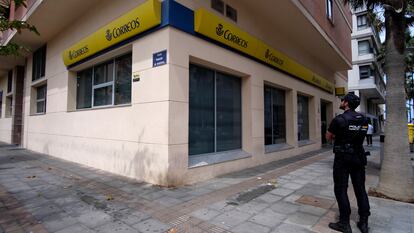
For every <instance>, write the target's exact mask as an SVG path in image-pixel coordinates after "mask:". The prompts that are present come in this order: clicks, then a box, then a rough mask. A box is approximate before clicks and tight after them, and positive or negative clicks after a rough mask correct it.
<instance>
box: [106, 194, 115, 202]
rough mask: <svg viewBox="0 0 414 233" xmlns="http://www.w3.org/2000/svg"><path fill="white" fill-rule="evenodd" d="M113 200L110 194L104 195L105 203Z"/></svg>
mask: <svg viewBox="0 0 414 233" xmlns="http://www.w3.org/2000/svg"><path fill="white" fill-rule="evenodd" d="M113 199H114V198H113V197H112V195H111V194H109V195H106V200H107V201H112V200H113Z"/></svg>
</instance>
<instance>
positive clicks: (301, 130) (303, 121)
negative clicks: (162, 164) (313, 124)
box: [298, 95, 309, 141]
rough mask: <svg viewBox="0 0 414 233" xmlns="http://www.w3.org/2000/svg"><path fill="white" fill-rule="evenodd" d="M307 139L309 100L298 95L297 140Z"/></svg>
mask: <svg viewBox="0 0 414 233" xmlns="http://www.w3.org/2000/svg"><path fill="white" fill-rule="evenodd" d="M308 139H309V99H308V97H306V96H302V95H298V140H299V141H301V140H308Z"/></svg>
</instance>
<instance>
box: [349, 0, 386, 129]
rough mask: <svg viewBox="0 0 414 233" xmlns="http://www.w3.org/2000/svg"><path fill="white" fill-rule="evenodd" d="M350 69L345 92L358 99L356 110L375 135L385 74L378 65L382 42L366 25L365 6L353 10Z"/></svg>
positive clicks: (381, 123)
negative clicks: (368, 123) (377, 56)
mask: <svg viewBox="0 0 414 233" xmlns="http://www.w3.org/2000/svg"><path fill="white" fill-rule="evenodd" d="M352 22H353V28H352V70H350V71H348V79H349V80H348V89H349V91H353V92H355V94H357V95H358V96H360V98H361V105H360V106H359V107H358V109H357V111H360V112H362V113H364V114H365V115H366V116H367V117H368V118H369V120H370V122H371V124H372V125H373V126H374V133H377V134H378V133H381V132H382V131H383V127H384V114H385V113H384V109H385V105H384V104H385V91H386V85H385V82H384V77H385V75H384V72H383V70H382V67H381V65H380V64H379V63H378V62H377V59H376V55H377V54H378V52H379V51H380V48H381V41H380V37H379V35H378V32H377V31H376V30H375V29H374V28H373V27H372V26H371V25H370V24H369V22H368V12H367V9H366V7H362V8H358V9H356V10H353V11H352Z"/></svg>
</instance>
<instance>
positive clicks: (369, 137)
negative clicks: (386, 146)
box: [366, 134, 372, 145]
mask: <svg viewBox="0 0 414 233" xmlns="http://www.w3.org/2000/svg"><path fill="white" fill-rule="evenodd" d="M366 137H367V145H372V134H367V135H366Z"/></svg>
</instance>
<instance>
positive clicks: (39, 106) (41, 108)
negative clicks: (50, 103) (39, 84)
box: [36, 100, 46, 113]
mask: <svg viewBox="0 0 414 233" xmlns="http://www.w3.org/2000/svg"><path fill="white" fill-rule="evenodd" d="M45 112H46V100H43V101H38V102H37V103H36V113H45Z"/></svg>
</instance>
